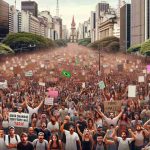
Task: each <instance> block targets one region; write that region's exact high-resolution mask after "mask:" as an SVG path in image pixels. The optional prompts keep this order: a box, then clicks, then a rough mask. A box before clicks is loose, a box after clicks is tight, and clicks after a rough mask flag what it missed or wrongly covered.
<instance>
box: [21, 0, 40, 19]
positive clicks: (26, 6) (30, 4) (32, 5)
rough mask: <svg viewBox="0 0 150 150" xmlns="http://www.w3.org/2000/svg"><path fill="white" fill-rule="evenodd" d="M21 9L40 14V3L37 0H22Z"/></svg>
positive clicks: (36, 14)
mask: <svg viewBox="0 0 150 150" xmlns="http://www.w3.org/2000/svg"><path fill="white" fill-rule="evenodd" d="M21 10H24V11H29V12H31V13H32V14H33V16H35V17H37V16H38V4H37V3H36V2H35V1H22V2H21Z"/></svg>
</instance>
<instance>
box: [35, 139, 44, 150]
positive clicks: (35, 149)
mask: <svg viewBox="0 0 150 150" xmlns="http://www.w3.org/2000/svg"><path fill="white" fill-rule="evenodd" d="M38 141H39V140H37V141H36V143H35V145H34V149H35V150H36V146H37V142H38ZM44 143H45V150H47V146H46V142H45V141H44Z"/></svg>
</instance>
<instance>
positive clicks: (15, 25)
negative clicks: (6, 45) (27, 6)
mask: <svg viewBox="0 0 150 150" xmlns="http://www.w3.org/2000/svg"><path fill="white" fill-rule="evenodd" d="M18 18H19V10H17V9H16V8H15V6H10V7H9V32H11V33H17V32H18V31H19V22H18Z"/></svg>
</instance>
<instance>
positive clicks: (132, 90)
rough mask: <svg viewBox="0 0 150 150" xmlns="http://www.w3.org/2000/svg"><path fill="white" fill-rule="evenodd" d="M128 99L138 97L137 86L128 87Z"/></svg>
mask: <svg viewBox="0 0 150 150" xmlns="http://www.w3.org/2000/svg"><path fill="white" fill-rule="evenodd" d="M128 97H136V85H129V86H128Z"/></svg>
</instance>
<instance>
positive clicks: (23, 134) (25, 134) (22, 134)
mask: <svg viewBox="0 0 150 150" xmlns="http://www.w3.org/2000/svg"><path fill="white" fill-rule="evenodd" d="M23 136H25V137H27V136H28V135H27V133H25V132H22V133H21V135H20V137H23Z"/></svg>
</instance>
